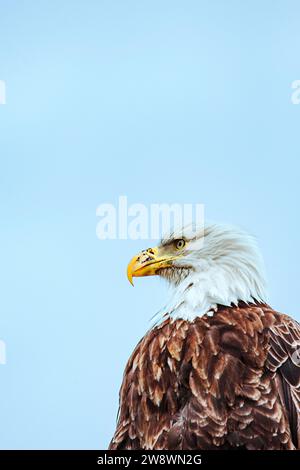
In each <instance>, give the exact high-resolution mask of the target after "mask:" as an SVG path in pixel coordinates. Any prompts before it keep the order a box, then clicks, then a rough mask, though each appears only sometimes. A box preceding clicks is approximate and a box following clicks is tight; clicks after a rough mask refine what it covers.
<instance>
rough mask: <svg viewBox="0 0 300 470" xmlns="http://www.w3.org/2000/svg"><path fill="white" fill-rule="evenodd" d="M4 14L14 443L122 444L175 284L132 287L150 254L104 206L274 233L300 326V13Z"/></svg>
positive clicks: (133, 7) (54, 5) (141, 9)
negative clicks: (144, 339) (154, 321)
mask: <svg viewBox="0 0 300 470" xmlns="http://www.w3.org/2000/svg"><path fill="white" fill-rule="evenodd" d="M0 9H1V10H0V44H1V48H0V79H1V80H5V83H6V93H7V96H6V101H7V102H6V104H5V105H1V106H0V163H1V167H0V168H1V171H0V206H1V207H0V209H1V231H0V247H1V248H0V249H1V264H0V282H1V296H0V312H1V315H0V339H2V340H3V341H5V343H6V349H7V364H6V365H5V366H4V365H0V383H1V392H0V393H1V400H0V416H1V419H0V447H1V448H12V449H13V448H19V449H27V448H30V449H32V448H41V449H42V448H44V449H48V448H50V449H51V448H68V449H76V448H79V449H85V448H87V449H88V448H99V447H101V448H105V447H106V446H107V444H108V442H109V440H110V438H111V436H112V433H113V430H114V426H115V418H116V412H117V403H118V390H119V386H120V383H121V378H122V372H123V368H124V365H125V363H126V360H127V358H128V356H129V354H130V353H131V351H132V350H133V348H134V346H135V345H136V343H137V341H138V340H139V339H140V337H141V336H142V335H143V334H144V332H145V331H146V330H147V329H148V327H149V319H150V317H151V316H152V315H153V314H154V313H155V312H156V311H157V310H158V308H159V307H160V306H161V305H162V304H163V302H164V299H165V296H166V288H165V285H164V283H162V282H161V281H160V280H159V279H156V278H147V279H141V280H138V281H137V282H136V287H135V288H134V289H133V288H132V287H131V286H130V285H129V283H128V281H127V279H126V275H125V271H126V265H127V262H128V260H129V259H130V258H131V256H132V255H133V254H134V253H136V252H137V251H138V250H140V249H141V248H144V247H145V242H143V241H139V240H137V241H132V240H111V241H100V240H98V239H97V237H96V224H97V218H96V208H97V206H98V205H99V204H101V203H103V202H109V203H110V202H111V203H116V202H117V200H118V197H119V195H127V197H128V201H129V203H136V202H139V203H144V204H151V203H172V202H178V203H203V204H205V214H206V217H207V218H209V219H211V220H215V221H220V222H229V223H232V224H236V225H240V226H242V227H243V228H245V229H247V230H249V231H250V232H252V233H253V234H255V235H256V236H257V237H258V240H259V244H260V246H261V249H262V252H263V254H264V258H265V261H266V267H267V272H268V280H269V291H270V303H271V304H272V306H273V307H274V308H276V309H278V310H281V311H283V312H285V313H288V314H290V315H292V316H294V317H295V318H298V319H300V313H299V301H298V290H299V285H298V284H299V274H300V273H299V229H300V226H299V216H298V215H297V214H299V207H298V206H299V192H300V191H299V158H300V154H299V124H300V105H293V104H292V102H291V95H292V89H291V84H292V82H293V81H294V80H297V79H300V66H299V51H300V33H299V31H300V28H299V26H300V25H299V22H300V5H299V2H297V1H291V0H285V1H283V0H282V1H274V0H272V1H271V0H266V1H264V2H261V1H258V0H253V1H251V2H250V1H248V2H240V1H237V0H236V1H233V0H229V1H226V2H225V1H218V0H217V1H216V0H213V1H207V0H206V1H196V0H195V1H187V2H181V1H177V0H173V1H165V2H159V1H156V0H154V1H151V2H146V1H130V0H129V1H126V2H124V1H121V0H119V1H117V0H110V1H108V0H107V1H102V0H100V1H96V0H95V1H92V0H87V1H82V0H81V1H69V0H63V1H61V0H60V1H58V0H53V1H51V2H46V1H42V2H38V1H35V0H32V1H25V2H23V1H15V0H11V1H9V2H1V7H0ZM149 243H150V242H149ZM149 243H148V241H147V243H146V244H147V246H148V245H149ZM149 246H150V245H149Z"/></svg>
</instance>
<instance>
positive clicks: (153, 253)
mask: <svg viewBox="0 0 300 470" xmlns="http://www.w3.org/2000/svg"><path fill="white" fill-rule="evenodd" d="M176 258H177V256H170V254H169V255H168V254H167V253H166V252H165V250H164V249H163V248H162V247H154V248H148V249H147V250H144V251H142V252H141V253H139V254H138V255H136V256H134V257H133V258H132V260H131V261H130V263H129V264H128V267H127V277H128V280H129V282H130V284H132V285H133V281H132V278H133V277H142V276H155V275H156V274H158V270H159V269H162V268H167V267H170V266H171V265H172V261H173V260H174V259H176Z"/></svg>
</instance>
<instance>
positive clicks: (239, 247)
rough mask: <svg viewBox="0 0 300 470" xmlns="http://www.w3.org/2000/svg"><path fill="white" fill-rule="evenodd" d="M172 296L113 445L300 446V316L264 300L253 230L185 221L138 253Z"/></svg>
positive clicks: (125, 387) (137, 371) (133, 379)
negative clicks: (185, 224) (188, 224)
mask: <svg viewBox="0 0 300 470" xmlns="http://www.w3.org/2000/svg"><path fill="white" fill-rule="evenodd" d="M127 274H128V278H129V280H130V281H131V282H132V278H133V277H134V276H136V277H139V276H150V275H158V276H161V277H163V278H165V279H167V280H168V281H169V283H170V285H171V286H172V295H171V297H170V300H169V302H168V303H167V305H166V307H165V308H164V309H163V310H162V311H161V313H160V314H159V317H158V318H157V321H156V323H155V324H154V326H153V327H152V328H151V329H150V331H148V332H147V333H146V334H145V336H144V337H143V338H142V339H141V341H140V342H139V343H138V345H137V346H136V348H135V350H134V351H133V353H132V355H131V357H130V359H129V361H128V363H127V366H126V369H125V372H124V377H123V383H122V386H121V390H120V406H119V415H118V422H117V427H116V431H115V434H114V436H113V438H112V440H111V443H110V446H109V448H110V449H149V450H150V449H167V450H179V449H187V450H190V449H200V450H202V449H203V450H204V449H211V450H214V449H215V450H218V449H235V448H239V449H245V450H248V449H249V450H250V449H255V450H267V449H268V450H269V449H290V450H292V449H299V448H300V325H299V324H298V323H297V322H296V321H295V320H293V319H292V318H290V317H289V316H287V315H284V314H282V313H278V312H277V311H275V310H273V309H272V308H271V307H270V306H269V305H268V304H267V300H266V293H265V280H264V270H263V262H262V259H261V256H260V253H259V251H258V248H257V244H256V241H255V240H254V238H253V237H252V236H250V235H248V234H246V233H244V232H243V231H242V230H240V229H237V228H233V227H230V226H222V225H218V224H214V225H209V226H207V227H205V228H204V229H203V230H200V231H199V232H195V231H194V230H191V229H190V228H185V229H181V230H180V231H178V233H176V232H175V233H173V234H172V235H171V236H169V237H168V238H164V239H162V241H161V243H160V245H159V246H158V247H155V248H148V249H147V250H145V251H142V252H141V253H140V254H138V255H137V256H135V257H134V258H133V259H132V260H131V261H130V263H129V265H128V271H127Z"/></svg>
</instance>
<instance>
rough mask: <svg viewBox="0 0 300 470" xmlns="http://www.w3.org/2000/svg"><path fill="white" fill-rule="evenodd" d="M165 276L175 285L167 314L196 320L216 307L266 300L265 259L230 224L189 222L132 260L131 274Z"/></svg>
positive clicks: (251, 239) (252, 241)
mask: <svg viewBox="0 0 300 470" xmlns="http://www.w3.org/2000/svg"><path fill="white" fill-rule="evenodd" d="M153 275H157V276H161V277H163V278H165V279H167V280H168V281H169V283H170V285H171V286H172V287H174V289H173V290H172V294H171V298H170V301H169V303H168V305H167V306H166V307H165V309H164V316H165V315H170V316H173V317H176V318H178V317H180V318H186V319H193V318H195V317H196V316H198V315H199V314H204V313H207V312H208V311H210V310H215V308H216V307H217V306H218V305H226V306H230V305H232V304H234V305H237V304H238V303H239V302H241V301H242V302H246V303H250V302H265V301H266V292H265V291H266V289H265V277H264V267H263V260H262V257H261V255H260V252H259V250H258V247H257V243H256V240H255V238H254V237H253V236H251V235H249V234H247V233H246V232H244V231H243V230H241V229H239V228H236V227H232V226H228V225H218V224H213V225H208V226H206V227H205V228H200V229H198V230H195V228H194V227H193V226H187V227H184V228H181V229H180V230H177V231H174V232H173V233H172V234H171V235H170V236H167V237H163V239H162V240H161V242H160V244H159V245H158V246H156V247H153V248H147V249H146V250H143V251H142V252H141V253H139V254H137V255H136V256H134V257H133V258H132V260H131V261H130V263H129V264H128V268H127V277H128V279H129V281H130V282H131V284H133V277H142V276H153Z"/></svg>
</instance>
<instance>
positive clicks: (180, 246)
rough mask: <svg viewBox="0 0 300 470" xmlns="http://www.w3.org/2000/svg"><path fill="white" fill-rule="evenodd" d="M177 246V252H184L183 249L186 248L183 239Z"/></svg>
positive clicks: (178, 241)
mask: <svg viewBox="0 0 300 470" xmlns="http://www.w3.org/2000/svg"><path fill="white" fill-rule="evenodd" d="M175 246H176V250H182V248H184V247H185V240H183V239H181V240H177V241H176V245H175Z"/></svg>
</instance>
